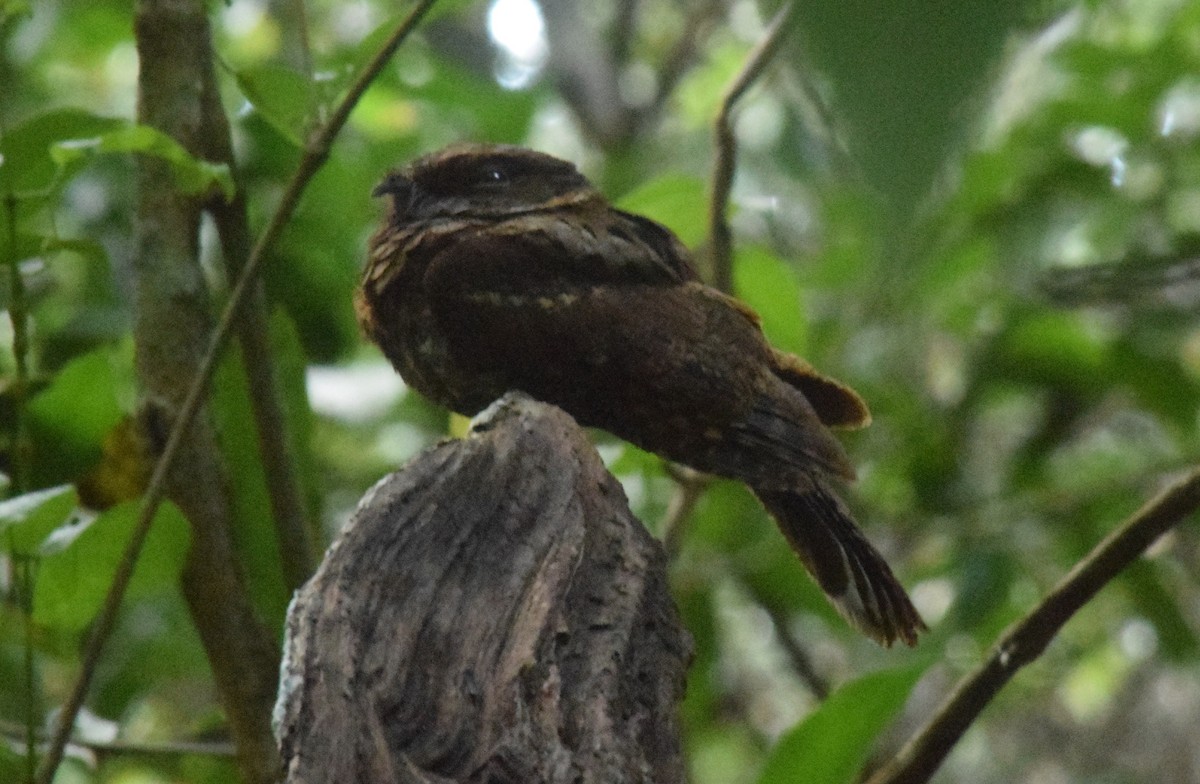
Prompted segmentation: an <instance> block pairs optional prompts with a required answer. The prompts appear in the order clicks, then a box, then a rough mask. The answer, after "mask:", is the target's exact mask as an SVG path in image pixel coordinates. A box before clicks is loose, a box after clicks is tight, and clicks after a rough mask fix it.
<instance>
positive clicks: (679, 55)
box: [641, 0, 725, 125]
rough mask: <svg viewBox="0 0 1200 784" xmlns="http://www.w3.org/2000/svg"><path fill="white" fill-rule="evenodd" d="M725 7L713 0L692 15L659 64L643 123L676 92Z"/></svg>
mask: <svg viewBox="0 0 1200 784" xmlns="http://www.w3.org/2000/svg"><path fill="white" fill-rule="evenodd" d="M724 10H725V4H724V3H722V2H721V0H709V1H708V2H707V3H705V4H704V5H703V6H701V7H700V8H697V9H696V10H695V11H693V12H692V14H691V15H689V16H688V18H687V20H686V21H685V22H684V26H683V30H682V31H681V32H680V34H679V38H677V39H676V40H675V45H674V46H673V47H671V51H670V52H668V53H667V56H666V57H665V58H664V59H663V61H662V63H661V64H660V65H659V66H658V89H657V92H655V94H654V100H653V101H651V103H650V106H649V107H648V108H647V109H645V110H644V111H643V112H642V117H641V122H642V124H643V125H646V124H648V122H649V119H650V118H652V117H657V116H658V115H659V113H660V112H661V111H662V109H663V107H664V106H665V105H666V103H667V99H668V98H670V97H671V95H672V94H674V92H675V88H676V87H678V86H679V82H680V80H681V79H682V78H683V76H684V74H686V73H687V72H688V69H689V68H691V67H692V65H694V64H695V62H696V59H697V58H696V55H697V53H698V52H700V51H701V50H702V49H703V48H704V43H705V41H707V40H708V32H709V30H710V29H711V28H712V27H713V25H714V20H715V19H716V18H717V16H719V15H720V14H721V12H722V11H724Z"/></svg>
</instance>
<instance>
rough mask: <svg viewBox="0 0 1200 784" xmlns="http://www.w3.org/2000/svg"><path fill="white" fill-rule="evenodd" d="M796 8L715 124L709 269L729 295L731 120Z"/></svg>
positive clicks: (772, 30) (778, 22)
mask: <svg viewBox="0 0 1200 784" xmlns="http://www.w3.org/2000/svg"><path fill="white" fill-rule="evenodd" d="M793 7H794V4H793V3H792V2H791V0H788V2H787V3H785V4H784V6H783V7H782V8H780V9H779V11H778V12H777V13H776V14H775V18H774V19H772V20H771V24H770V25H769V26H768V27H767V30H766V32H765V33H764V34H763V37H762V39H761V40H760V41H759V42H758V44H757V45H756V46H755V47H754V49H753V50H752V51H751V52H750V56H749V57H748V58H747V59H746V64H745V65H744V66H742V70H741V72H740V73H738V75H737V76H736V77H735V78H734V80H733V82H732V83H731V84H730V85H729V87H727V88H726V89H725V95H724V97H723V98H722V99H721V107H720V109H719V110H718V111H717V119H716V122H715V123H714V124H713V133H714V136H715V143H716V156H717V157H716V161H715V162H714V164H713V177H712V180H713V185H712V197H711V199H710V200H709V209H708V253H709V260H710V264H709V268H710V271H711V274H712V284H713V286H715V287H716V288H718V289H720V290H721V291H724V292H726V293H729V292H730V291H732V290H733V236H732V234H731V233H730V231H729V220H728V212H729V194H730V192H731V191H732V190H733V173H734V170H735V168H736V159H737V140H736V138H734V134H733V122H732V120H731V117H732V115H733V109H734V106H736V105H737V102H738V101H739V100H741V97H742V96H743V95H744V94H745V92H746V90H747V89H749V87H750V85H752V84H754V82H755V81H756V80H757V79H758V77H759V76H761V75H762V72H763V71H764V70H765V69H766V67H767V64H768V63H769V62H770V61H771V58H773V57H774V56H775V53H776V52H777V51H778V50H779V45H780V43H781V42H782V41H783V34H784V32H785V31H786V30H787V28H788V25H787V22H788V20H789V19H790V18H791V15H792V9H793Z"/></svg>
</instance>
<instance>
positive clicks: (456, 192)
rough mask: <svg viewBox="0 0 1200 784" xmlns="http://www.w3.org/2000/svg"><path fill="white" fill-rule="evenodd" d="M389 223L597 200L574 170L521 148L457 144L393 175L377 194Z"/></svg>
mask: <svg viewBox="0 0 1200 784" xmlns="http://www.w3.org/2000/svg"><path fill="white" fill-rule="evenodd" d="M374 195H375V196H384V195H388V196H391V197H392V212H391V220H392V221H393V222H394V223H397V224H409V223H424V222H428V221H435V220H437V219H439V218H464V217H466V218H470V217H476V218H506V217H511V216H515V215H522V214H527V213H531V212H540V211H544V210H552V209H557V208H560V207H565V206H570V205H574V204H578V203H581V202H585V201H589V200H591V199H596V198H599V193H598V192H597V191H596V189H595V188H593V187H592V184H591V183H590V182H588V180H587V178H585V177H584V176H583V175H582V174H580V173H579V172H578V170H576V168H575V166H574V165H573V164H571V163H568V162H567V161H563V160H560V159H558V158H555V157H553V156H550V155H546V154H544V153H540V152H535V151H533V150H528V149H525V148H523V147H511V146H507V145H491V144H456V145H453V146H451V147H447V148H445V149H443V150H439V151H438V152H435V153H432V154H430V155H426V156H424V157H422V158H418V159H416V160H415V161H413V162H411V163H409V164H408V165H407V166H404V167H403V168H400V169H397V170H395V171H392V172H390V173H389V174H388V175H387V176H386V177H385V178H384V180H383V182H381V183H380V184H379V185H378V186H377V187H376V188H375V190H374Z"/></svg>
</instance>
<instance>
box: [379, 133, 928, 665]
mask: <svg viewBox="0 0 1200 784" xmlns="http://www.w3.org/2000/svg"><path fill="white" fill-rule="evenodd" d="M376 194H377V195H388V196H390V197H391V199H390V200H391V208H390V209H389V211H388V215H387V218H386V219H385V221H384V223H383V226H382V227H381V228H380V229H379V231H378V232H377V233H376V234H375V236H374V238H373V239H372V241H371V249H370V257H369V260H368V263H367V268H366V271H365V273H364V277H363V283H362V287H361V290H360V291H359V297H358V301H357V307H358V314H359V320H360V322H361V323H362V325H363V328H364V330H365V332H366V333H367V335H369V336H370V337H371V339H372V340H374V341H375V342H376V343H377V344H379V346H380V348H381V349H382V350H383V352H384V354H385V355H386V356H387V357H388V359H389V360H391V362H392V364H393V365H395V367H396V369H397V370H398V371H399V372H400V375H401V376H403V378H404V379H405V381H406V382H407V383H408V384H410V385H411V386H413V387H414V388H416V389H417V390H418V391H420V392H421V393H422V394H424V395H426V396H427V397H429V398H430V399H432V400H434V401H436V402H437V403H439V404H441V405H444V406H446V407H448V408H450V409H453V410H455V411H458V412H461V413H464V414H474V413H475V412H477V411H479V410H480V409H482V408H483V407H485V406H486V405H487V404H488V403H490V402H491V401H492V400H494V399H495V398H497V397H499V396H500V395H502V394H503V393H504V392H506V391H508V390H511V389H519V390H521V391H523V392H526V393H528V394H530V395H532V396H534V397H536V398H538V399H541V400H545V401H547V402H550V403H554V404H555V405H558V406H560V407H562V408H564V409H566V410H567V411H568V412H569V413H570V414H571V415H572V416H574V417H575V418H576V419H577V420H578V421H579V422H581V423H582V424H584V425H588V426H592V427H599V428H603V429H605V430H608V431H610V432H612V433H614V434H616V435H618V436H620V437H621V438H624V439H626V440H628V441H631V442H633V443H635V444H637V445H639V446H641V447H643V448H645V449H648V450H650V451H652V452H655V453H657V454H660V455H663V456H664V457H667V458H669V459H671V460H675V461H677V462H680V463H684V464H686V465H689V466H691V467H693V468H696V469H698V470H701V471H706V472H710V473H713V474H717V475H720V476H726V477H731V478H734V479H739V480H741V481H743V482H745V483H746V484H747V485H749V486H750V487H751V489H753V490H754V492H755V493H756V494H757V495H758V497H759V498H760V499H761V500H762V501H763V503H764V505H765V506H766V507H767V508H768V510H770V512H771V514H772V515H773V516H774V517H775V519H776V520H777V521H778V523H779V526H780V528H781V529H782V530H783V532H784V535H785V536H786V537H787V538H788V540H789V541H790V542H791V544H792V545H793V547H794V548H795V549H796V551H797V552H798V553H799V555H800V558H801V559H802V560H803V562H804V564H805V565H806V566H807V567H808V569H809V571H810V572H811V573H812V574H813V576H814V577H815V578H816V580H817V582H818V583H819V584H820V585H821V587H822V588H823V589H824V590H825V591H826V593H827V594H829V596H830V598H831V599H832V600H833V602H834V604H835V605H836V606H837V607H838V609H839V610H840V611H841V612H842V613H843V615H845V616H846V617H847V618H848V619H849V620H850V621H851V622H852V623H854V625H856V626H858V627H859V628H860V629H862V630H863V631H864V632H866V633H867V634H869V635H870V636H872V637H873V638H875V639H876V640H879V641H880V642H882V643H883V644H885V645H887V644H890V643H891V642H893V641H894V640H896V639H900V640H903V641H904V642H906V643H909V644H913V643H914V642H915V640H916V636H917V633H918V632H919V631H920V630H921V629H923V628H924V624H923V623H922V622H921V619H920V617H919V616H918V614H917V612H916V610H915V609H914V608H913V606H912V604H911V602H910V601H909V599H908V596H907V595H906V594H905V592H904V589H903V588H902V587H901V586H900V584H899V583H898V582H897V581H896V579H895V577H894V576H893V575H892V572H891V570H890V569H889V568H888V565H887V563H886V562H885V561H884V560H883V558H882V556H880V555H879V553H878V552H877V551H876V550H875V549H874V548H873V547H872V546H871V545H870V543H869V542H867V540H866V539H865V537H863V535H862V533H861V532H860V531H859V530H858V528H857V526H856V525H855V524H854V521H853V519H852V518H851V517H850V515H849V512H848V511H847V510H846V508H845V506H844V505H843V504H842V502H841V501H840V500H839V499H838V498H837V497H836V496H835V495H834V494H833V492H832V491H831V490H830V489H829V486H828V484H827V481H826V477H828V476H835V477H839V478H843V479H853V478H854V469H853V467H852V466H851V464H850V461H849V459H848V457H847V456H846V453H845V451H844V450H843V449H842V447H841V445H840V444H839V443H838V441H837V440H836V439H835V438H834V437H833V435H832V434H831V433H830V432H829V430H828V428H829V427H834V426H840V427H861V426H863V425H865V424H867V422H868V421H869V420H870V414H869V413H868V411H867V407H866V405H865V404H864V403H863V401H862V399H861V398H859V396H858V395H857V394H856V393H855V392H854V391H853V390H851V389H850V388H848V387H846V386H845V385H843V384H841V383H839V382H837V381H834V380H833V379H830V378H828V377H826V376H823V375H821V374H820V373H818V372H817V371H816V370H815V369H813V368H812V367H811V366H810V365H809V364H808V363H806V362H805V361H804V360H802V359H800V358H798V357H795V356H791V355H789V354H785V353H783V352H780V351H777V350H776V349H774V348H772V347H771V346H770V345H769V344H768V343H767V341H766V339H765V338H764V337H763V334H762V331H761V329H760V328H759V324H758V317H757V316H756V315H755V314H754V312H753V311H751V310H750V309H749V308H747V307H746V306H745V305H743V304H741V303H740V302H738V301H737V300H735V299H732V298H730V297H727V296H725V295H724V294H722V293H720V292H718V291H716V290H714V289H712V288H709V287H707V286H705V285H704V284H702V283H701V282H700V281H699V280H698V279H697V277H696V274H695V272H694V271H693V269H692V266H691V264H690V263H689V261H688V253H687V250H686V249H685V248H684V247H683V246H682V244H681V243H680V242H679V241H678V240H677V239H676V238H675V236H674V235H673V234H671V232H669V231H668V230H667V229H665V228H663V227H662V226H660V225H659V224H657V223H654V222H653V221H650V220H648V219H646V218H643V217H640V216H637V215H632V214H629V213H626V212H622V211H620V210H617V209H615V208H613V207H612V206H611V205H610V204H609V203H608V202H607V201H606V200H605V199H604V197H603V196H602V195H601V194H600V193H599V192H598V191H597V190H595V189H594V188H593V187H592V186H591V184H590V183H588V181H587V180H586V179H585V178H584V177H583V176H582V175H580V174H579V173H578V172H577V171H576V170H575V168H574V166H572V165H571V164H569V163H567V162H565V161H561V160H558V159H556V158H552V157H550V156H547V155H543V154H541V153H537V152H533V151H531V150H526V149H522V148H517V147H503V146H485V145H457V146H454V147H450V148H447V149H445V150H442V151H440V152H437V153H434V154H432V155H429V156H426V157H424V158H421V159H419V160H417V161H414V162H413V163H411V164H409V165H408V166H407V167H405V168H403V169H400V170H398V171H396V172H393V173H392V174H390V175H388V177H387V178H386V179H385V180H384V181H383V183H382V184H380V186H379V187H378V188H377V189H376Z"/></svg>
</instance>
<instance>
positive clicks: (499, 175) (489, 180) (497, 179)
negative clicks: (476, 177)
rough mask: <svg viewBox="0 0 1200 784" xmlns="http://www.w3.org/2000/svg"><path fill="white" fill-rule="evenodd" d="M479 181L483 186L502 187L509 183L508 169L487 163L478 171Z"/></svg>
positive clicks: (500, 165)
mask: <svg viewBox="0 0 1200 784" xmlns="http://www.w3.org/2000/svg"><path fill="white" fill-rule="evenodd" d="M480 175H481V177H480V179H481V180H482V182H483V184H485V185H503V184H504V183H506V182H508V181H509V178H510V175H509V171H508V167H507V166H504V165H503V164H500V163H489V164H486V165H484V166H483V168H482V169H481V170H480Z"/></svg>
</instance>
